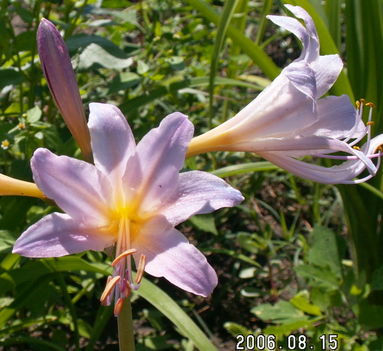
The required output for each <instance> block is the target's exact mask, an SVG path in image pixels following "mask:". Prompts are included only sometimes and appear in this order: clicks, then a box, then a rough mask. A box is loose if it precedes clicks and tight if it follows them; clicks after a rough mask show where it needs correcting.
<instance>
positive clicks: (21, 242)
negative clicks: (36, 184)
mask: <svg viewBox="0 0 383 351" xmlns="http://www.w3.org/2000/svg"><path fill="white" fill-rule="evenodd" d="M112 243H113V237H112V236H102V235H98V234H97V233H95V232H94V230H92V229H85V228H81V227H80V226H79V224H78V221H75V220H73V219H72V218H71V217H70V216H68V215H66V214H62V213H52V214H50V215H47V216H45V217H44V218H42V219H40V220H39V221H38V222H37V223H35V224H33V225H32V226H30V227H29V228H28V229H27V230H26V231H25V232H24V233H23V234H21V236H20V237H19V238H18V239H17V240H16V243H15V246H14V247H13V251H12V252H13V253H17V254H20V255H22V256H26V257H59V256H65V255H69V254H72V253H77V252H82V251H85V250H98V251H100V250H103V249H104V248H105V247H107V246H110V245H111V244H112Z"/></svg>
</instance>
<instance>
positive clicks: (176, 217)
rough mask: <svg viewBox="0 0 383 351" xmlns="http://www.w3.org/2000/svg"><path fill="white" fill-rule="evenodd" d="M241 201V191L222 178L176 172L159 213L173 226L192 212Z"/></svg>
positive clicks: (232, 204) (205, 174) (184, 219)
mask: <svg viewBox="0 0 383 351" xmlns="http://www.w3.org/2000/svg"><path fill="white" fill-rule="evenodd" d="M243 200H244V197H243V196H242V194H241V193H240V192H239V191H238V190H236V189H234V188H232V187H231V186H230V185H229V184H227V183H226V182H225V181H224V180H222V179H220V178H218V177H216V176H214V175H212V174H209V173H206V172H201V171H191V172H185V173H181V174H180V178H179V183H178V189H177V192H176V193H175V195H174V197H173V198H172V199H170V200H169V205H168V206H166V207H165V208H164V209H163V210H161V214H162V215H164V216H165V217H166V219H167V220H168V221H169V222H170V223H171V224H172V225H174V226H176V225H177V224H179V223H181V222H184V221H186V220H187V219H188V218H190V217H191V216H194V215H196V214H203V213H210V212H213V211H215V210H218V209H219V208H222V207H233V206H236V205H238V204H239V203H240V202H242V201H243Z"/></svg>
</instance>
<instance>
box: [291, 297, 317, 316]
mask: <svg viewBox="0 0 383 351" xmlns="http://www.w3.org/2000/svg"><path fill="white" fill-rule="evenodd" d="M308 295H309V294H308V292H307V291H300V292H299V293H298V294H296V295H295V296H294V297H293V298H292V299H290V303H291V304H292V305H293V306H295V307H296V308H298V309H299V310H301V311H303V312H305V313H308V314H311V315H314V316H321V315H322V312H321V310H320V308H319V307H318V306H315V305H313V304H312V303H310V301H309V296H308Z"/></svg>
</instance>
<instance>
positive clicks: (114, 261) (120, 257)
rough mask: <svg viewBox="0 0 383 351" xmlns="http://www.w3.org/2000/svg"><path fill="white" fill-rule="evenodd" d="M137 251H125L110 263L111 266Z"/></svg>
mask: <svg viewBox="0 0 383 351" xmlns="http://www.w3.org/2000/svg"><path fill="white" fill-rule="evenodd" d="M136 252H137V250H136V249H129V250H126V251H124V252H123V253H121V254H119V255H118V256H117V257H116V258H115V259H114V260H113V262H112V266H113V267H114V266H115V265H116V264H117V263H118V262H120V261H121V260H122V259H123V258H125V257H127V256H129V255H133V254H134V253H136Z"/></svg>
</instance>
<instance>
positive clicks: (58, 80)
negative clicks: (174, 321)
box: [37, 18, 92, 160]
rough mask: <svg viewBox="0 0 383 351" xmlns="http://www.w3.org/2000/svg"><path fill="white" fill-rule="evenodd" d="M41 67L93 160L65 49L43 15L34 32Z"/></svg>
mask: <svg viewBox="0 0 383 351" xmlns="http://www.w3.org/2000/svg"><path fill="white" fill-rule="evenodd" d="M37 46H38V51H39V55H40V61H41V67H42V69H43V72H44V75H45V78H46V79H47V82H48V87H49V90H50V91H51V94H52V96H53V99H54V101H55V103H56V106H57V108H58V109H59V110H60V113H61V115H62V116H63V118H64V121H65V123H66V125H67V126H68V128H69V130H70V132H71V133H72V135H73V137H74V139H75V140H76V142H77V143H78V145H79V146H80V149H81V151H82V153H83V155H84V157H85V158H86V159H87V160H91V159H92V150H91V146H90V136H89V130H88V127H87V124H86V118H85V113H84V109H83V106H82V102H81V97H80V93H79V89H78V86H77V82H76V78H75V74H74V71H73V68H72V64H71V60H70V57H69V53H68V49H67V47H66V45H65V43H64V40H63V39H62V37H61V35H60V33H59V31H58V30H57V29H56V27H55V26H54V25H53V24H52V23H51V22H49V21H48V20H46V19H45V18H43V19H42V20H41V22H40V25H39V28H38V31H37Z"/></svg>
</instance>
